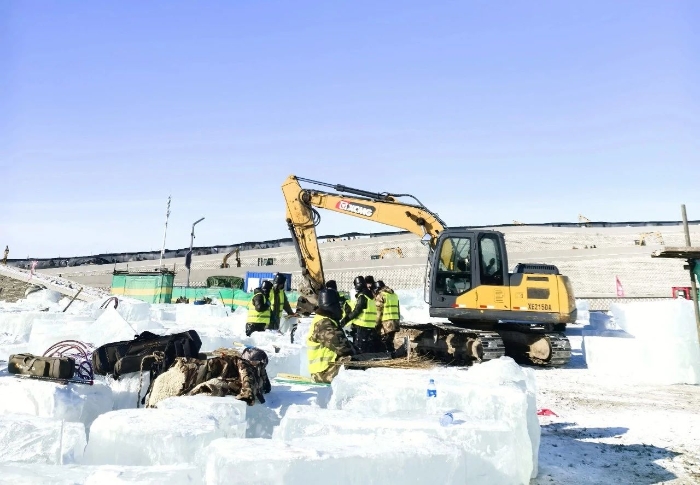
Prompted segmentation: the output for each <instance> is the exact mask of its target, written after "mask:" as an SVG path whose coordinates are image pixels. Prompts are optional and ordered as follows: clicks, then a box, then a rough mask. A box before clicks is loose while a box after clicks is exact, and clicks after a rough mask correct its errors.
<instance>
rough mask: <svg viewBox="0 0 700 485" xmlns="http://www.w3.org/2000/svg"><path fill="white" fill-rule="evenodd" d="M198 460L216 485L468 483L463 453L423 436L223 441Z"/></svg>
mask: <svg viewBox="0 0 700 485" xmlns="http://www.w3.org/2000/svg"><path fill="white" fill-rule="evenodd" d="M198 458H199V461H200V463H201V464H202V466H203V467H204V469H205V478H206V481H207V483H208V484H212V485H214V484H226V485H233V484H246V485H248V484H250V485H253V484H255V485H257V484H285V485H297V484H299V485H306V484H309V483H362V484H367V485H369V484H375V483H376V484H382V485H385V484H392V483H398V484H404V483H440V484H452V483H455V484H456V483H459V484H463V483H466V481H465V477H466V469H465V464H464V463H462V462H461V459H460V458H461V453H460V451H459V450H457V449H455V448H454V447H453V446H450V445H448V444H444V443H441V442H439V441H438V440H436V439H434V438H430V437H429V436H426V435H424V434H420V433H416V434H414V435H413V436H412V437H411V440H410V441H397V440H395V439H391V438H383V439H373V440H371V441H369V440H368V439H367V438H364V437H361V436H344V437H343V441H342V442H338V440H337V439H333V438H331V439H328V438H306V439H301V440H294V441H291V442H289V443H285V442H283V441H278V440H265V439H249V440H227V439H221V440H216V441H214V442H213V443H212V444H211V445H209V447H207V448H206V449H205V450H203V452H202V453H201V454H200V455H199V456H198ZM480 483H499V482H498V481H495V482H488V481H482V482H480Z"/></svg>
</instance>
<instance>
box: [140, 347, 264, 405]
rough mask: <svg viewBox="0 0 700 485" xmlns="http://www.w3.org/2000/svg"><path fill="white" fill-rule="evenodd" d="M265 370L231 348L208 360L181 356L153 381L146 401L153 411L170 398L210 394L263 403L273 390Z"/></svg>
mask: <svg viewBox="0 0 700 485" xmlns="http://www.w3.org/2000/svg"><path fill="white" fill-rule="evenodd" d="M251 357H253V356H251ZM266 357H267V356H265V359H266ZM265 367H266V364H265V361H264V360H262V361H258V360H248V359H245V358H243V357H242V356H241V355H240V354H238V352H236V351H235V350H228V349H227V350H226V351H223V352H222V353H221V355H219V356H216V357H213V358H211V359H208V360H200V359H192V358H186V357H178V358H176V359H175V363H174V364H173V365H172V367H170V368H169V369H168V370H167V371H166V372H164V373H162V374H160V375H158V376H157V377H156V379H155V381H151V387H150V388H149V390H148V393H147V396H146V398H145V400H144V401H145V403H146V407H148V408H152V407H155V405H156V404H157V403H158V402H159V401H161V400H163V399H165V398H167V397H173V396H193V395H196V394H207V395H210V396H229V395H230V396H233V397H234V398H235V399H238V400H240V401H244V402H245V403H246V404H248V406H252V405H253V404H255V401H256V399H257V401H259V402H260V403H264V402H265V398H264V397H263V395H264V394H267V393H269V392H270V391H271V390H272V385H271V383H270V380H269V378H268V375H267V370H266V368H265Z"/></svg>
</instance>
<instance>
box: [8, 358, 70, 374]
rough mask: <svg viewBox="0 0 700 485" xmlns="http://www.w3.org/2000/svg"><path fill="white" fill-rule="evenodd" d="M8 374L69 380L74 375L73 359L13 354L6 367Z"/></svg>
mask: <svg viewBox="0 0 700 485" xmlns="http://www.w3.org/2000/svg"><path fill="white" fill-rule="evenodd" d="M7 370H8V371H9V372H10V374H19V375H25V376H34V377H50V378H53V379H71V378H72V377H73V375H74V374H75V359H72V358H71V357H42V356H38V355H33V354H14V355H11V356H10V360H9V362H8V365H7Z"/></svg>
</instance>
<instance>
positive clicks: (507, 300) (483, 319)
mask: <svg viewBox="0 0 700 485" xmlns="http://www.w3.org/2000/svg"><path fill="white" fill-rule="evenodd" d="M519 268H522V269H519V270H518V271H517V272H516V273H514V274H510V273H509V272H508V255H507V252H506V244H505V237H504V236H503V234H502V233H500V232H498V231H464V230H451V229H447V230H445V231H444V232H442V233H441V234H440V236H439V237H438V240H437V244H436V246H435V250H434V251H432V252H431V254H430V257H429V258H428V274H427V275H426V276H427V278H426V281H427V287H426V295H428V301H427V303H429V305H430V316H432V317H443V318H448V319H449V320H450V321H451V322H453V323H456V324H458V323H467V322H468V323H470V324H472V325H473V324H478V323H487V322H488V323H490V324H493V323H495V322H499V321H511V322H513V321H515V322H521V323H529V322H536V323H538V324H544V325H545V326H548V327H552V328H553V327H554V326H560V325H561V324H566V323H570V322H572V321H575V316H576V315H575V302H574V301H573V298H572V291H571V286H570V284H569V281H568V278H567V277H565V276H563V275H561V274H559V271H558V270H557V268H556V267H554V266H550V265H519Z"/></svg>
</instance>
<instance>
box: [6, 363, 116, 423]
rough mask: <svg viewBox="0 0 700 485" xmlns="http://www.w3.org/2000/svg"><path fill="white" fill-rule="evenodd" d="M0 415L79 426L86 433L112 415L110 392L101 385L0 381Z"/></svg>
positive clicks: (17, 380)
mask: <svg viewBox="0 0 700 485" xmlns="http://www.w3.org/2000/svg"><path fill="white" fill-rule="evenodd" d="M0 396H2V399H0V413H20V414H31V415H34V416H40V417H47V418H57V419H64V420H66V421H70V422H80V423H83V424H84V425H85V428H86V429H89V428H90V425H91V424H92V422H93V421H94V420H95V419H96V418H97V416H99V415H100V414H102V413H106V412H107V411H111V409H112V405H113V401H112V390H111V389H110V388H109V387H108V386H107V385H105V384H103V383H102V382H95V383H94V385H92V386H90V385H87V384H73V383H69V384H65V385H64V384H59V383H56V382H49V381H41V380H38V379H26V378H17V377H14V376H6V377H0Z"/></svg>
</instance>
